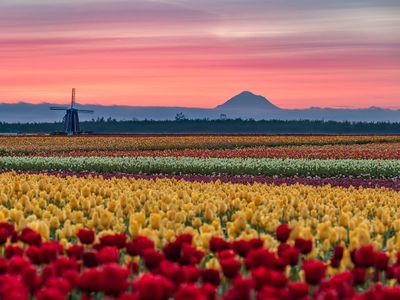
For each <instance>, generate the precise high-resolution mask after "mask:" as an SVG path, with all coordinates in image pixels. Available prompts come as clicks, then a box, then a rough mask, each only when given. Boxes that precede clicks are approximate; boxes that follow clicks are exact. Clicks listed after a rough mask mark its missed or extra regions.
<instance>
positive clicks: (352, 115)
mask: <svg viewBox="0 0 400 300" xmlns="http://www.w3.org/2000/svg"><path fill="white" fill-rule="evenodd" d="M50 106H57V104H52V103H42V104H30V103H24V102H21V103H16V104H0V122H7V123H18V122H20V123H28V122H55V121H61V120H62V118H63V116H64V112H62V111H50V109H49V108H50ZM77 106H78V108H82V109H90V110H94V111H95V113H94V114H92V115H88V114H80V115H79V117H80V119H81V120H82V121H85V120H91V119H92V118H94V119H98V118H101V117H103V118H106V119H107V118H112V119H116V120H144V119H148V120H150V119H152V120H174V119H175V116H176V115H177V114H183V115H184V117H186V118H188V119H205V118H208V119H213V120H215V119H220V118H228V119H235V118H242V119H255V120H272V119H279V120H325V121H330V120H331V121H363V122H400V110H390V109H382V108H377V107H371V108H366V109H336V108H318V107H313V108H309V109H281V108H279V107H277V106H276V105H274V104H272V103H271V102H270V101H269V100H267V99H266V98H265V97H263V96H259V95H255V94H253V93H251V92H248V91H244V92H241V93H240V94H238V95H236V96H234V97H232V98H231V99H229V100H227V101H225V102H224V103H222V104H221V105H218V106H217V107H215V108H210V109H206V108H188V107H159V106H118V105H116V106H102V105H77Z"/></svg>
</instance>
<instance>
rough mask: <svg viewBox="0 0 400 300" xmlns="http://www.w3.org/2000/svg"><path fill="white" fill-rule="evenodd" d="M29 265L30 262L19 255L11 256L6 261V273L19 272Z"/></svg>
mask: <svg viewBox="0 0 400 300" xmlns="http://www.w3.org/2000/svg"><path fill="white" fill-rule="evenodd" d="M29 266H31V262H30V261H29V260H28V259H27V258H25V257H21V256H13V257H12V258H11V259H10V260H9V262H8V273H10V274H21V272H22V271H23V270H24V269H26V268H28V267H29Z"/></svg>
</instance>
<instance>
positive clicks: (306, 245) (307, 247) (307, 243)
mask: <svg viewBox="0 0 400 300" xmlns="http://www.w3.org/2000/svg"><path fill="white" fill-rule="evenodd" d="M294 242H295V247H296V248H297V249H299V250H300V253H301V254H304V255H306V254H308V253H310V252H311V251H312V247H313V244H312V241H311V240H305V239H302V238H296V239H295V241H294Z"/></svg>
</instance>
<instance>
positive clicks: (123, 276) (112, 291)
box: [101, 264, 129, 296]
mask: <svg viewBox="0 0 400 300" xmlns="http://www.w3.org/2000/svg"><path fill="white" fill-rule="evenodd" d="M128 276H129V271H128V269H127V268H125V267H121V266H119V265H117V264H107V265H105V266H104V268H103V277H104V278H105V280H104V282H103V285H102V286H101V290H102V291H104V293H105V294H106V295H110V296H118V295H120V294H122V293H123V292H124V291H125V290H126V289H127V287H128Z"/></svg>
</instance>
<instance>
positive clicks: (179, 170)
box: [0, 135, 400, 300]
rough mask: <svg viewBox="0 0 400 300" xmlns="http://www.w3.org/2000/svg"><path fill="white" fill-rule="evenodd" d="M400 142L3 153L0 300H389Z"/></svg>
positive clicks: (53, 141)
mask: <svg viewBox="0 0 400 300" xmlns="http://www.w3.org/2000/svg"><path fill="white" fill-rule="evenodd" d="M399 158H400V136H222V135H221V136H201V135H198V136H189V135H188V136H185V135H179V136H122V135H121V136H78V137H61V136H54V137H53V136H7V137H0V170H1V172H0V204H1V205H0V299H6V300H8V299H38V300H47V299H49V300H50V299H56V300H57V299H71V300H75V299H85V300H86V299H93V300H97V299H123V300H125V299H126V300H130V299H135V300H153V299H154V300H168V299H178V300H186V299H188V300H219V299H221V300H242V299H243V300H247V299H248V300H252V299H255V300H264V299H266V300H267V299H268V300H273V299H279V300H307V299H318V300H319V299H321V300H325V299H326V300H328V299H346V300H347V299H358V300H364V299H365V300H367V299H400V179H399V177H400V159H399Z"/></svg>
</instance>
